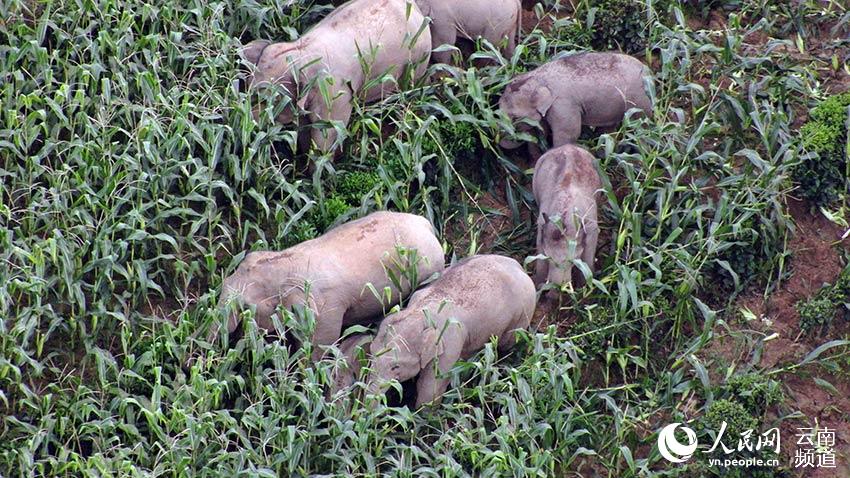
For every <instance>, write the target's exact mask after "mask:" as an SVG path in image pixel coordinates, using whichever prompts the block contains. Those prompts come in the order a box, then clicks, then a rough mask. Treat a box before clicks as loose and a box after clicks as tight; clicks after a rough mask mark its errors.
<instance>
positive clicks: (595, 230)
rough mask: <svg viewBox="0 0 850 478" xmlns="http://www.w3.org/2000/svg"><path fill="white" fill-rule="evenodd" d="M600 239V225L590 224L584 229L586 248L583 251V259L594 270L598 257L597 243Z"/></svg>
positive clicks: (591, 270)
mask: <svg viewBox="0 0 850 478" xmlns="http://www.w3.org/2000/svg"><path fill="white" fill-rule="evenodd" d="M598 240H599V226H597V225H596V224H591V225H588V227H586V228H585V230H584V250H583V251H582V252H581V260H582V261H584V263H585V264H587V267H589V268H590V272H593V271H594V269H595V267H594V262H595V259H596V243H597V241H598Z"/></svg>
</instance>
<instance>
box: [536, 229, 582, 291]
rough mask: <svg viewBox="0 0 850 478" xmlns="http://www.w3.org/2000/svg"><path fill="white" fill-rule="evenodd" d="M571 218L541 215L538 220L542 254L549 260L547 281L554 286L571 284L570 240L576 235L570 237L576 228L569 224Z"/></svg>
mask: <svg viewBox="0 0 850 478" xmlns="http://www.w3.org/2000/svg"><path fill="white" fill-rule="evenodd" d="M569 221H570V218H558V217H552V216H549V214H546V213H545V212H544V213H541V214H540V217H539V218H538V224H539V227H540V241H541V246H542V252H543V254H545V255H546V257H548V258H549V266H548V272H547V277H543V278H536V279H545V280H547V281H548V282H550V283H552V284H564V283H567V282H570V279H571V271H572V264H571V263H570V260H569V259H570V257H571V255H570V243H569V239H570V238H571V237H572V238H574V237H575V235H572V236H568V232H569V231H570V230H574V229H575V228H574V227H571V226H572V225H571V224H569V223H568V222H569Z"/></svg>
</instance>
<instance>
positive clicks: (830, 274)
mask: <svg viewBox="0 0 850 478" xmlns="http://www.w3.org/2000/svg"><path fill="white" fill-rule="evenodd" d="M788 206H789V207H788V210H789V212H790V214H791V216H792V217H793V218H794V221H795V223H796V228H797V232H796V233H795V234H794V236H793V238H792V239H791V241H790V244H789V251H791V253H792V254H793V256H792V258H791V260H790V263H789V265H788V266H789V268H790V270H791V276H790V277H789V278H787V279H786V280H785V281H784V282H783V283H782V284H780V286H779V287H778V288H777V290H775V291H774V292H773V293H772V294H771V295H770V296H769V297H768V298H767V300H765V299H764V297H763V293H762V292H763V291H762V290H760V289H759V290H753V291H751V292H750V293H748V294H745V295H743V296H742V297H741V298H740V299H739V300H738V302H737V304H736V307H735V308H734V309H733V310H741V309H743V308H746V309H748V310H750V311H751V312H753V314H755V316H756V317H758V318H760V319H761V320H760V321H753V322H756V323H749V324H746V325H743V326H738V325H735V324H733V329H739V330H743V329H750V330H752V329H754V330H756V331H758V332H761V333H763V334H764V335H765V336H769V335H771V334H776V335H777V336H776V338H775V339H773V340H770V341H768V342H767V343H765V346H764V350H763V353H762V356H761V359H760V361H759V362H758V363H757V366H758V367H759V368H760V369H764V370H777V369H781V368H782V367H785V366H793V365H794V364H797V363H799V362H800V361H801V360H802V359H803V358H804V357H805V356H806V354H808V353H809V352H811V351H812V350H814V349H815V348H816V347H818V346H819V345H821V344H823V343H826V342H828V341H830V340H834V339H839V338H843V337H846V336H847V331H848V328H847V326H846V325H845V326H843V327H841V326H839V327H836V328H834V329H832V330H830V331H829V332H828V333H827V335H825V336H813V335H802V334H801V332H800V317H799V314H798V313H797V309H796V304H797V303H798V302H799V301H801V300H804V299H807V298H809V297H811V296H813V295H814V294H815V293H817V291H818V290H819V289H820V288H821V286H822V285H824V284H825V283H832V282H833V281H834V280H835V279H836V278H837V277H838V275H839V273H840V272H841V270H842V264H841V258H840V254H841V250H842V248H847V247H848V246H850V241H846V240H845V241H842V240H841V236H842V234H843V233H844V230H843V229H842V228H840V227H838V226H837V225H835V224H833V223H831V222H830V221H828V220H827V219H826V218H825V217H824V216H823V215H822V214H820V213H816V214H812V213H810V211H809V207H808V206H807V205H806V204H804V203H802V202H799V201H792V202H790V204H789V205H788ZM730 321H732V319H730ZM732 322H734V321H732ZM753 353H754V350H753V348H752V346H751V344H747V343H742V341H741V340H738V339H736V338H735V337H734V336H733V335H726V336H722V337H718V339H717V340H715V342H714V343H713V345H712V346H711V347H710V350H709V353H708V355H709V356H713V357H715V358H720V357H722V358H721V359H720V363H725V364H740V363H747V362H749V361H750V358H751V357H752V354H753ZM827 355H829V354H828V353H827ZM715 368H719V367H715ZM713 378H714V379H715V380H719V379H720V378H719V377H717V378H715V377H713ZM775 378H776V379H778V380H780V381H781V382H782V383H783V384H784V386H785V388H786V392H787V396H788V400H787V401H786V403H785V404H784V405H783V406H782V407H780V413H778V414H777V415H779V416H787V415H788V414H790V413H791V412H799V413H801V414H802V415H803V416H802V417H800V418H796V419H793V420H786V421H783V422H782V425H781V426H780V429H781V432H782V440H783V442H784V446H783V447H782V448H783V453H784V455H785V461H784V464H786V465H787V464H792V463H793V457H794V452H795V450H797V446H796V434H797V433H798V430H797V429H798V428H802V427H813V426H814V425H815V423H819V424H820V426H821V427H829V428H830V429H835V430H836V435H837V436H836V452H838V453H842V454H843V458H842V457H839V458H838V460H837V462H838V463H839V464H841V465H842V466H844V468H843V469H832V470H830V469H825V468H821V469H815V470H813V469H807V470H805V473H804V474H800V475H799V476H805V477H807V478H810V477H811V478H821V477H823V478H826V477H835V476H850V468H848V466H850V415H848V411H850V379H848V376H847V375H844V376H833V375H831V374H828V373H827V372H826V371H824V370H823V369H822V368H819V367H817V366H809V367H806V368H804V369H798V370H794V371H793V372H789V373H784V374H778V375H776V376H775ZM815 378H818V379H821V380H826V381H828V382H829V383H831V384H832V385H833V386H835V388H836V389H837V390H838V393H837V394H835V393H834V392H831V391H829V390H828V389H827V388H824V387H821V386H819V385H818V384H817V383H816V382H815ZM836 473H837V474H836Z"/></svg>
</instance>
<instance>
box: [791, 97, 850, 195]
mask: <svg viewBox="0 0 850 478" xmlns="http://www.w3.org/2000/svg"><path fill="white" fill-rule="evenodd" d="M848 106H850V92H847V93H842V94H840V95H834V96H831V97H829V98H827V99H826V100H824V101H822V102H821V103H820V104H818V105H817V106H816V107H815V108H814V109H812V111H811V112H810V114H809V122H808V123H806V124H805V125H803V127H802V128H801V129H800V137H801V138H802V140H801V148H802V150H803V152H805V153H809V157H804V159H803V160H802V161H801V162H800V164H799V165H798V166H797V168H796V171H795V173H796V174H795V176H796V179H797V183H798V184H799V186H800V194H801V195H802V196H803V197H804V198H806V199H808V200H809V201H811V202H812V203H813V204H814V205H815V206H825V205H829V204H831V203H834V202H835V201H837V200H838V199H839V197H840V196H841V195H842V193H843V192H844V190H845V185H846V181H847V164H846V163H847V150H846V148H847V124H846V123H847V109H848Z"/></svg>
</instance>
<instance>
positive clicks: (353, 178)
mask: <svg viewBox="0 0 850 478" xmlns="http://www.w3.org/2000/svg"><path fill="white" fill-rule="evenodd" d="M380 182H381V178H380V176H378V174H377V173H375V172H366V171H351V172H347V173H344V174H342V175H341V178H339V179H337V183H336V193H337V194H338V195H339V196H340V197H341V198H342V199H343V200H344V201H346V202H348V203H349V204H359V203H360V201H361V200H362V198H363V196H365V195H366V194H368V193H369V192H370V191H371V190H372V189H374V188H375V186H377V185H378V184H380Z"/></svg>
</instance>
